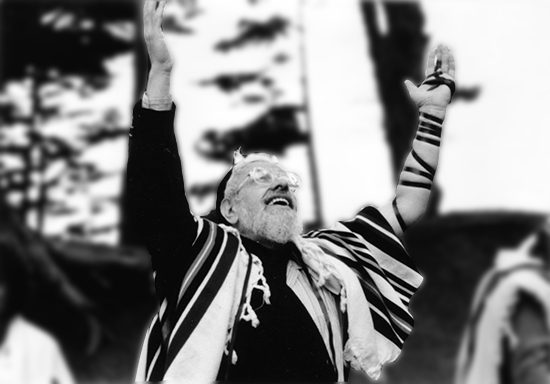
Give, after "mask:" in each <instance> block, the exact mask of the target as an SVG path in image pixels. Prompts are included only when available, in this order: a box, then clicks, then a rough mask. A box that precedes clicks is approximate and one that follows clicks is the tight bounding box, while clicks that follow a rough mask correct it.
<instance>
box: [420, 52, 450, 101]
mask: <svg viewBox="0 0 550 384" xmlns="http://www.w3.org/2000/svg"><path fill="white" fill-rule="evenodd" d="M440 66H441V62H440V60H438V61H437V64H436V66H435V71H434V72H433V73H431V74H429V75H428V76H427V77H426V79H425V80H424V81H423V82H422V84H421V85H431V87H430V88H428V91H431V90H432V89H436V88H437V87H439V86H440V85H446V86H447V87H449V89H450V90H451V99H452V98H453V95H454V94H455V91H456V87H455V82H454V80H453V78H452V77H451V76H449V75H447V74H445V73H443V71H442V70H441V68H440Z"/></svg>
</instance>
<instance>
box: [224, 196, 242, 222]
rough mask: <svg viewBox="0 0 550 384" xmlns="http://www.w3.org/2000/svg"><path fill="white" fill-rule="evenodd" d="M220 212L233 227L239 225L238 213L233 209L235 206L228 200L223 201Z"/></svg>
mask: <svg viewBox="0 0 550 384" xmlns="http://www.w3.org/2000/svg"><path fill="white" fill-rule="evenodd" d="M220 211H221V213H222V216H223V217H224V218H225V220H227V221H228V222H229V224H231V225H235V224H237V222H238V221H239V217H238V216H237V212H235V210H234V209H233V204H232V203H231V202H230V201H229V200H228V199H223V200H222V203H221V205H220Z"/></svg>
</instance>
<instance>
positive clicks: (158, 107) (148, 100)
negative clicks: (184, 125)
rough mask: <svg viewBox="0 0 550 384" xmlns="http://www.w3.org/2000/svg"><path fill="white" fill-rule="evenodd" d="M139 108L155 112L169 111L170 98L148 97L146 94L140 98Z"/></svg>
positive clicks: (168, 96)
mask: <svg viewBox="0 0 550 384" xmlns="http://www.w3.org/2000/svg"><path fill="white" fill-rule="evenodd" d="M141 106H142V107H143V108H145V109H152V110H155V111H169V110H171V109H172V96H171V95H170V94H168V95H164V96H157V97H150V96H149V95H148V93H147V92H145V93H144V94H143V97H142V98H141Z"/></svg>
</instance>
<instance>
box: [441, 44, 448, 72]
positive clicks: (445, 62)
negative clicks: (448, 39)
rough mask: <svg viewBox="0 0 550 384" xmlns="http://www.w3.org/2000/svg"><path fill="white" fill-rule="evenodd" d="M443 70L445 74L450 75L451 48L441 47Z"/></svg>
mask: <svg viewBox="0 0 550 384" xmlns="http://www.w3.org/2000/svg"><path fill="white" fill-rule="evenodd" d="M441 70H442V71H443V73H449V48H447V47H446V46H444V45H443V46H441Z"/></svg>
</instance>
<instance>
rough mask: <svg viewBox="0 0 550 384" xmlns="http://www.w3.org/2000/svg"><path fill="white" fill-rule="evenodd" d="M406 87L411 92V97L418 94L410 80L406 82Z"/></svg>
mask: <svg viewBox="0 0 550 384" xmlns="http://www.w3.org/2000/svg"><path fill="white" fill-rule="evenodd" d="M405 87H406V88H407V92H409V95H411V96H412V95H413V94H414V93H415V92H416V89H417V87H416V85H414V83H413V82H412V81H410V80H405Z"/></svg>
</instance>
